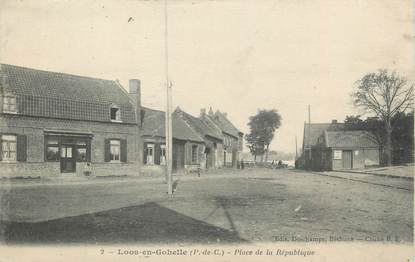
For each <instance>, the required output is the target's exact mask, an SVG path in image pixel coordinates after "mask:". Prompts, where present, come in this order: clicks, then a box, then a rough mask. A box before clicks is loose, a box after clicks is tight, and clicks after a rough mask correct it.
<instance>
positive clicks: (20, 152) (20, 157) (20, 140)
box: [17, 135, 27, 162]
mask: <svg viewBox="0 0 415 262" xmlns="http://www.w3.org/2000/svg"><path fill="white" fill-rule="evenodd" d="M26 159H27V137H26V135H18V136H17V161H21V162H26Z"/></svg>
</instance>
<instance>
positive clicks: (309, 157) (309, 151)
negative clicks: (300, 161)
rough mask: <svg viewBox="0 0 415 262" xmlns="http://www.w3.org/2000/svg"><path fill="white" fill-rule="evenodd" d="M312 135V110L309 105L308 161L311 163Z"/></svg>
mask: <svg viewBox="0 0 415 262" xmlns="http://www.w3.org/2000/svg"><path fill="white" fill-rule="evenodd" d="M310 135H311V109H310V105H308V159H309V160H310V161H311V144H310V142H311V141H310V138H311V137H310Z"/></svg>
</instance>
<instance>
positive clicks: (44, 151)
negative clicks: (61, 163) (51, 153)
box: [43, 136, 59, 162]
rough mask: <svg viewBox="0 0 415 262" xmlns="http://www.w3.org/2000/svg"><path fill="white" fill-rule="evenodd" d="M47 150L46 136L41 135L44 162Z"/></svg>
mask: <svg viewBox="0 0 415 262" xmlns="http://www.w3.org/2000/svg"><path fill="white" fill-rule="evenodd" d="M47 152H48V137H47V136H43V160H44V161H45V162H46V161H47ZM58 153H59V152H58Z"/></svg>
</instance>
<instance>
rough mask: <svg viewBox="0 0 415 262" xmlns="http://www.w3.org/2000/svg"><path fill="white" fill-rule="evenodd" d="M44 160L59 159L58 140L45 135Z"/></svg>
mask: <svg viewBox="0 0 415 262" xmlns="http://www.w3.org/2000/svg"><path fill="white" fill-rule="evenodd" d="M46 160H47V161H59V140H58V139H57V138H51V137H46Z"/></svg>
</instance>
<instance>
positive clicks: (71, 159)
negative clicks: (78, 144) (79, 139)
mask: <svg viewBox="0 0 415 262" xmlns="http://www.w3.org/2000/svg"><path fill="white" fill-rule="evenodd" d="M74 147H75V146H74V145H62V146H61V157H60V162H61V173H75V171H76V159H75V154H74Z"/></svg>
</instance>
